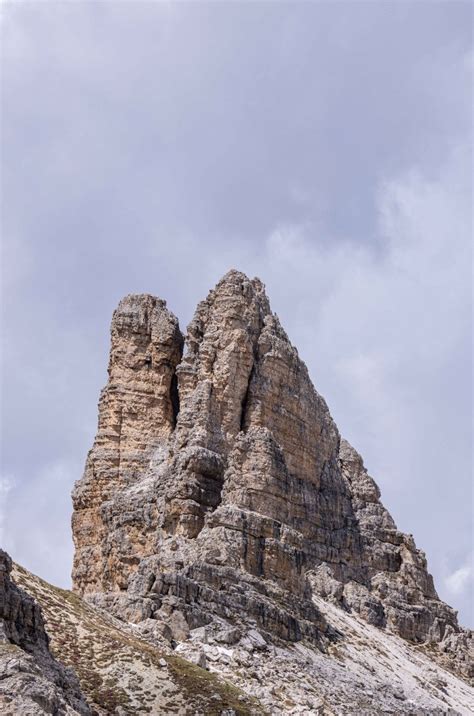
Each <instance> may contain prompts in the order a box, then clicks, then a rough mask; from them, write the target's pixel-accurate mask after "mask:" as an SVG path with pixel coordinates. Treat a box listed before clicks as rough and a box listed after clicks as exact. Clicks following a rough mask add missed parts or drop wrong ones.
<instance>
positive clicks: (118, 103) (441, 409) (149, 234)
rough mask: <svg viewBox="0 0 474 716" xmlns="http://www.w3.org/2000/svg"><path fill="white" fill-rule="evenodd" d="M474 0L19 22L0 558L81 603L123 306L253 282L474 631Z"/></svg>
mask: <svg viewBox="0 0 474 716" xmlns="http://www.w3.org/2000/svg"><path fill="white" fill-rule="evenodd" d="M472 9H473V5H472V4H471V3H470V2H456V1H453V2H448V1H446V2H434V1H433V2H429V1H427V2H424V1H422V0H420V1H418V2H411V1H405V2H398V1H397V2H388V1H387V0H386V1H385V2H380V3H375V2H355V1H354V2H313V3H310V2H301V3H295V2H293V3H288V4H286V3H283V2H280V3H269V2H265V3H263V2H262V3H256V2H247V3H243V2H242V3H238V2H234V3H230V2H229V3H227V2H221V3H212V4H206V3H189V4H186V3H150V2H148V3H140V2H128V3H127V2H63V3H54V2H36V3H34V2H31V3H29V2H6V3H5V4H3V6H2V10H1V13H2V16H1V32H2V38H1V39H2V46H3V49H2V80H3V95H2V102H1V105H2V106H1V109H2V144H3V146H2V160H3V177H2V179H3V212H2V227H1V228H2V259H3V261H2V320H3V326H2V327H3V332H4V348H3V368H2V378H3V388H2V397H1V408H2V421H3V422H2V433H3V444H2V451H1V457H2V467H1V479H0V531H1V543H2V545H3V546H4V547H5V548H6V549H7V550H8V551H9V552H10V553H11V554H12V556H13V558H14V559H16V560H17V561H19V562H21V563H22V564H24V565H25V566H26V567H28V568H29V569H31V570H32V571H34V572H36V573H38V574H40V575H41V576H43V577H44V578H46V579H48V580H49V581H52V582H54V583H56V584H59V585H62V586H69V584H70V576H69V575H70V569H71V559H72V543H71V537H70V516H71V501H70V491H71V488H72V485H73V483H74V481H75V480H76V479H78V478H79V477H80V476H81V473H82V469H83V465H84V461H85V458H86V453H87V450H88V449H89V447H90V446H91V444H92V441H93V437H94V434H95V430H96V421H97V400H98V395H99V390H100V388H101V387H102V386H103V385H104V383H105V381H106V367H107V357H108V342H109V324H110V318H111V315H112V311H113V309H114V307H115V306H116V304H117V303H118V301H119V299H120V298H121V297H122V296H123V295H125V294H127V293H139V292H149V293H152V294H155V295H158V296H160V297H162V298H165V299H166V300H167V302H168V306H169V307H170V309H171V310H172V311H173V312H174V313H176V315H177V316H178V317H179V319H180V323H181V327H182V328H183V329H184V328H185V326H186V324H187V323H188V321H189V320H190V318H191V315H192V312H193V310H194V308H195V305H196V303H197V302H198V301H199V300H201V299H202V298H204V297H205V295H206V294H207V291H208V290H209V289H210V288H211V287H212V286H213V285H214V284H215V283H216V282H217V280H218V279H219V278H220V277H221V276H222V274H224V273H225V272H226V271H227V270H228V269H229V268H231V267H234V268H238V269H240V270H242V271H245V272H246V273H247V274H249V275H250V276H254V275H258V276H259V277H260V278H261V279H262V280H263V281H264V282H265V284H266V286H267V291H268V294H269V296H270V299H271V303H272V307H273V310H274V311H276V312H277V313H278V315H279V316H280V318H281V320H282V323H283V325H284V326H285V327H286V329H287V331H288V333H289V335H290V338H291V339H292V341H293V343H295V345H296V346H297V347H298V349H299V351H300V354H301V356H302V357H303V359H304V360H305V361H306V363H307V364H308V367H309V370H310V374H311V376H312V378H313V382H314V383H315V386H316V388H317V389H318V391H319V392H320V393H321V394H322V395H323V396H324V397H325V398H326V400H327V402H328V404H329V407H330V409H331V412H332V414H333V416H334V417H335V419H336V421H337V423H338V425H339V428H340V430H341V433H342V434H343V435H344V436H345V437H347V438H348V439H349V440H350V442H351V443H352V444H353V445H354V446H355V447H356V448H357V449H358V450H359V452H361V454H362V455H363V456H364V459H365V462H366V465H367V467H368V469H369V471H370V473H371V474H372V475H373V476H374V477H375V479H376V480H377V482H378V484H379V485H380V487H381V490H382V498H383V500H384V502H385V504H386V506H387V507H388V508H389V510H390V511H391V512H392V514H393V516H394V518H395V520H396V521H397V523H398V526H399V527H400V528H401V529H403V530H404V531H406V532H410V533H413V534H414V536H415V539H416V542H417V544H418V546H419V547H421V548H422V549H424V550H425V551H426V553H427V556H428V562H429V567H430V570H431V571H432V573H433V574H434V577H435V583H436V586H437V588H438V591H439V594H440V596H441V597H442V598H443V599H445V600H446V601H448V602H449V603H450V604H452V605H453V606H454V607H455V608H457V609H459V610H460V614H461V621H462V622H463V623H464V624H466V625H467V624H469V623H471V624H472V622H473V619H472V616H471V615H470V613H469V591H470V589H472V522H471V514H472V494H471V479H472V451H471V430H472V375H471V359H472V340H471V339H472V313H471V310H472V303H471V273H470V272H471V248H470V244H471V242H470V238H471V232H472V214H471V206H470V202H471V195H472V146H471V140H472V114H471V106H472V104H471V103H472V99H473V98H472V89H471V87H472V82H473V57H474V55H473V49H472Z"/></svg>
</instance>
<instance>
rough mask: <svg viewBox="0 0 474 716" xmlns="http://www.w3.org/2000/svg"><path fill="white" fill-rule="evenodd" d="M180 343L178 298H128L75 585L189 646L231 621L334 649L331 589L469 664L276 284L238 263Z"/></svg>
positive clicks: (439, 653)
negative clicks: (299, 343) (275, 302)
mask: <svg viewBox="0 0 474 716" xmlns="http://www.w3.org/2000/svg"><path fill="white" fill-rule="evenodd" d="M181 348H182V339H181V334H180V332H179V328H178V325H177V321H176V319H175V318H174V317H173V316H172V315H171V314H170V313H169V312H168V311H167V310H166V308H165V305H164V303H163V302H162V301H160V300H159V299H153V298H152V297H150V296H135V297H128V298H127V299H124V301H123V302H122V303H121V304H120V306H119V309H118V310H117V312H116V314H114V319H113V322H112V349H111V359H110V365H109V376H110V377H109V383H108V385H107V387H106V389H105V391H104V393H103V394H102V397H101V401H100V405H99V433H98V437H97V439H96V442H95V444H94V447H93V449H92V451H91V453H90V455H89V458H88V462H87V465H86V471H85V475H84V477H83V478H82V480H80V481H79V482H78V483H77V486H76V488H75V492H74V504H75V513H74V519H73V531H74V537H75V543H76V557H75V563H74V573H73V578H74V587H75V589H76V590H77V591H78V592H80V593H81V594H84V595H87V598H88V599H89V600H90V601H92V602H94V603H95V604H98V605H101V606H106V607H107V608H108V609H110V610H111V611H112V612H113V613H115V614H116V615H118V616H120V617H121V618H123V619H126V620H131V621H133V622H135V623H137V624H138V625H139V628H145V625H149V624H150V621H153V620H154V621H156V622H157V624H162V625H163V627H162V629H161V631H160V633H161V634H164V633H165V631H166V630H167V633H168V636H169V638H170V639H173V641H175V642H176V641H182V642H183V643H184V642H185V640H186V637H187V635H188V633H189V630H191V634H195V633H196V629H199V628H200V627H202V626H204V625H208V626H209V628H210V630H211V631H210V632H209V633H212V625H213V624H214V623H216V624H217V623H219V620H224V621H225V622H226V623H227V624H228V626H230V624H232V625H233V626H238V628H239V630H241V631H242V630H243V632H245V630H246V629H247V630H248V628H249V626H248V625H249V623H251V622H252V623H254V624H255V625H256V626H257V627H258V630H260V631H261V633H262V634H264V635H265V640H266V641H268V642H271V641H272V640H273V641H275V643H278V640H279V639H282V640H284V641H288V642H300V641H303V642H304V643H306V644H310V645H312V648H314V647H316V648H318V649H320V650H322V651H323V652H327V650H328V649H330V648H331V645H332V644H333V643H334V642H335V641H337V640H338V639H339V638H340V635H338V632H337V629H336V628H335V627H334V626H333V625H332V623H331V620H330V619H328V615H327V613H325V614H323V613H322V611H323V610H321V608H320V604H321V602H320V597H321V596H323V597H324V598H325V599H326V600H327V601H329V602H331V603H333V604H336V605H337V607H338V608H339V609H340V610H343V611H344V613H348V614H358V615H360V616H361V617H362V618H363V619H365V620H366V622H368V623H369V624H370V625H373V626H376V627H379V628H380V629H386V630H390V631H392V632H396V633H397V634H399V635H400V636H401V637H403V639H406V640H408V641H410V642H414V643H417V644H425V645H428V644H429V645H430V646H431V648H432V654H433V658H435V659H439V660H441V661H443V663H445V664H447V665H449V666H450V667H451V668H454V669H456V670H457V671H458V673H460V674H463V675H467V674H468V672H469V670H470V666H469V656H468V648H469V644H470V643H471V636H470V634H469V633H468V632H465V631H463V630H461V629H460V627H459V626H458V624H457V620H456V614H455V612H454V611H453V610H452V609H451V608H450V607H448V606H447V605H445V604H444V603H443V602H441V601H440V600H439V598H438V596H437V594H436V592H435V590H434V586H433V582H432V579H431V576H430V575H429V573H428V571H427V566H426V559H425V557H424V555H423V553H422V552H421V551H420V550H418V549H417V548H416V546H415V544H414V542H413V538H412V537H411V536H409V535H405V534H403V533H401V532H399V531H398V530H397V528H396V525H395V524H394V522H393V519H392V518H391V517H390V515H389V513H388V512H387V510H386V509H385V508H384V507H383V505H382V503H381V502H380V492H379V490H378V488H377V486H376V484H375V482H374V481H373V480H372V478H370V477H369V476H368V474H367V472H366V470H365V468H364V466H363V463H362V460H361V458H360V456H359V455H358V454H357V452H356V451H355V450H354V449H353V448H352V447H351V446H350V445H349V444H348V443H347V442H346V441H344V440H341V439H340V436H339V433H338V430H337V427H336V425H335V423H334V421H333V420H332V418H331V416H330V413H329V411H328V408H327V406H326V403H325V401H324V400H323V398H321V396H319V394H318V393H317V392H316V390H315V389H314V387H313V385H312V383H311V381H310V378H309V376H308V372H307V369H306V367H305V365H304V363H303V362H302V361H301V359H300V358H299V356H298V353H297V351H296V349H295V348H294V347H293V346H292V345H291V343H290V341H289V340H288V337H287V335H286V334H285V332H284V331H283V329H282V328H281V326H280V323H279V321H278V318H277V317H276V316H275V315H273V314H272V313H271V310H270V306H269V303H268V299H267V297H266V295H265V292H264V288H263V285H262V283H261V282H260V281H259V280H258V279H253V280H249V279H248V278H247V277H246V276H244V275H243V274H241V273H238V272H236V271H231V272H229V273H228V274H227V275H226V276H225V277H224V278H223V279H222V280H221V281H220V282H219V283H218V284H217V286H216V288H215V289H214V290H213V291H211V292H210V293H209V295H208V297H207V299H206V300H205V301H203V302H202V303H200V304H199V306H198V308H197V311H196V314H195V317H194V318H193V320H192V322H191V324H190V326H189V328H188V332H187V336H186V339H185V345H184V354H183V357H182V358H181ZM178 405H179V412H178ZM329 614H332V612H329ZM140 624H141V625H142V626H141V627H140ZM221 626H222V625H221ZM146 628H147V629H149V626H147V627H146ZM262 638H263V637H262ZM206 655H207V654H206ZM207 656H208V658H211V657H210V656H209V655H207Z"/></svg>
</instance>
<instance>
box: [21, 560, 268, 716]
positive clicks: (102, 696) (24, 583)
mask: <svg viewBox="0 0 474 716" xmlns="http://www.w3.org/2000/svg"><path fill="white" fill-rule="evenodd" d="M13 578H14V579H15V581H16V582H17V584H18V585H19V586H21V587H22V588H23V589H24V590H25V591H26V592H28V593H29V594H31V595H32V596H33V597H34V598H35V599H36V600H37V601H38V602H39V603H40V605H41V607H42V609H43V616H44V619H45V622H46V629H47V631H48V634H49V636H50V639H51V644H50V647H51V651H52V653H53V654H54V656H55V657H56V658H57V659H58V660H59V661H61V662H62V663H63V664H64V665H65V666H71V667H73V668H74V670H75V671H76V674H77V676H78V677H79V680H80V682H81V687H82V691H83V693H84V694H85V696H86V698H87V699H88V700H89V702H90V704H91V706H92V707H93V708H94V709H95V710H96V712H97V713H98V714H101V715H103V714H114V713H120V714H138V713H142V714H146V713H149V714H163V715H165V714H205V715H206V716H213V715H214V714H215V715H216V716H217V715H218V714H220V713H221V712H222V711H223V710H224V709H234V711H235V713H236V714H238V715H239V716H246V715H250V714H263V713H264V710H263V709H262V708H261V706H260V705H259V704H258V703H257V702H256V701H255V700H252V699H250V698H249V697H248V696H246V695H245V694H243V692H241V691H239V690H238V689H236V688H235V687H233V686H231V685H230V684H228V683H226V682H225V681H223V680H222V679H219V678H218V677H216V676H214V675H212V674H210V673H208V672H207V671H205V670H204V669H201V668H199V667H197V666H195V665H194V664H191V663H190V662H188V661H186V660H184V659H182V658H180V657H178V656H176V655H174V654H169V653H165V652H160V651H159V650H158V649H156V648H155V647H153V646H151V645H150V644H148V643H147V642H145V641H143V640H142V639H140V638H137V637H136V636H135V635H134V634H133V631H132V629H130V628H129V627H126V626H125V625H123V626H122V625H121V623H120V622H118V621H117V620H115V619H112V618H109V617H108V616H107V615H106V614H104V613H103V612H100V611H99V610H96V609H94V608H93V607H91V606H89V605H88V604H87V603H86V602H85V601H83V600H82V599H81V598H80V597H79V596H77V595H76V594H74V593H72V592H69V591H67V590H64V589H59V588H58V587H53V586H52V585H50V584H48V583H47V582H45V581H44V580H42V579H40V578H39V577H36V576H34V575H32V574H31V573H30V572H28V571H27V570H25V569H23V568H22V567H20V566H18V565H15V567H14V571H13ZM163 659H164V660H165V662H166V665H164V666H163V665H162V664H163ZM160 661H161V664H160Z"/></svg>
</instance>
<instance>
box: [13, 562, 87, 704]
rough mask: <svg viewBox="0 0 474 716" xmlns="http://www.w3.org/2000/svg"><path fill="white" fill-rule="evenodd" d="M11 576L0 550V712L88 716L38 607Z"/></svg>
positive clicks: (83, 701) (79, 692)
mask: <svg viewBox="0 0 474 716" xmlns="http://www.w3.org/2000/svg"><path fill="white" fill-rule="evenodd" d="M11 571H12V561H11V559H10V557H9V555H8V554H7V553H6V552H4V551H3V550H1V549H0V712H1V713H2V714H5V716H7V714H9V715H10V716H33V715H36V714H38V716H40V715H42V714H57V716H63V715H65V714H68V715H70V716H73V714H82V715H83V716H89V715H90V714H92V712H91V710H90V709H89V706H88V704H87V702H86V700H85V698H84V696H83V694H82V693H81V690H80V686H79V682H78V680H77V677H76V675H75V674H74V672H73V671H72V670H71V669H66V668H65V667H64V666H63V665H62V664H61V663H60V662H58V661H57V660H56V659H55V658H54V657H53V655H52V654H51V652H50V650H49V636H48V634H47V633H46V630H45V626H44V621H43V615H42V612H41V608H40V606H39V604H38V603H37V602H36V600H34V599H33V598H32V597H31V596H30V595H29V594H27V593H26V592H25V591H24V590H23V589H20V588H19V587H18V586H17V585H16V584H15V583H14V581H13V580H12V579H11Z"/></svg>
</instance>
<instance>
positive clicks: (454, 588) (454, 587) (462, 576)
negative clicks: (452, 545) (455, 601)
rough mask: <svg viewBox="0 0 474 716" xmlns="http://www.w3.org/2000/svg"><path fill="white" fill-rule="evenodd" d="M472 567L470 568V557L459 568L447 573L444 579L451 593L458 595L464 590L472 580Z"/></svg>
mask: <svg viewBox="0 0 474 716" xmlns="http://www.w3.org/2000/svg"><path fill="white" fill-rule="evenodd" d="M472 575H473V569H472V558H471V559H469V561H468V562H467V563H466V564H464V565H463V566H462V567H459V569H456V570H455V571H454V572H452V574H450V575H448V576H447V577H446V578H445V580H444V583H445V586H446V588H447V589H448V590H449V591H450V592H451V594H454V595H458V594H461V593H462V592H464V591H466V590H467V589H468V587H469V584H470V582H471V581H472Z"/></svg>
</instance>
